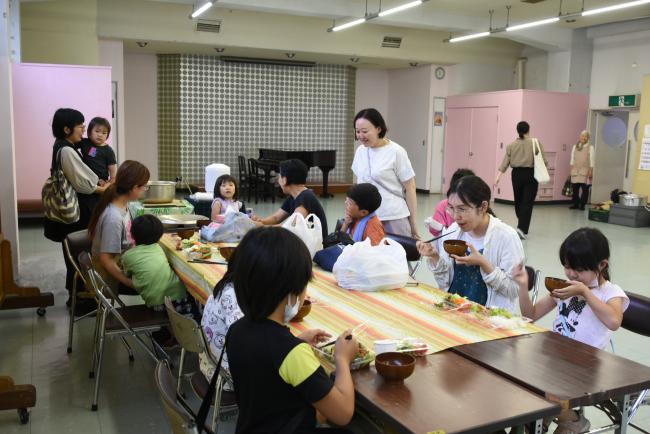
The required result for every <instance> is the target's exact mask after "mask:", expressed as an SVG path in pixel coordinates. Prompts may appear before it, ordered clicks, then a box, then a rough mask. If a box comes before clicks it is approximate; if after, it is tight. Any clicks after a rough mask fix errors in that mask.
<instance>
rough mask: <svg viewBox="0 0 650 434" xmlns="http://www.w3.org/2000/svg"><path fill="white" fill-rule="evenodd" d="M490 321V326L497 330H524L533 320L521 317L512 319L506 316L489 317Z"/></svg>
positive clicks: (512, 317)
mask: <svg viewBox="0 0 650 434" xmlns="http://www.w3.org/2000/svg"><path fill="white" fill-rule="evenodd" d="M488 321H489V323H490V325H491V326H492V327H494V328H496V329H505V330H513V329H518V328H522V327H523V326H525V325H526V324H527V323H529V322H530V321H531V320H530V319H529V318H524V317H521V316H511V317H510V318H506V317H504V316H500V315H495V316H490V317H488Z"/></svg>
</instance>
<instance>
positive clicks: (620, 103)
mask: <svg viewBox="0 0 650 434" xmlns="http://www.w3.org/2000/svg"><path fill="white" fill-rule="evenodd" d="M639 97H640V95H610V96H609V104H608V105H609V106H610V107H638V106H639V99H640V98H639Z"/></svg>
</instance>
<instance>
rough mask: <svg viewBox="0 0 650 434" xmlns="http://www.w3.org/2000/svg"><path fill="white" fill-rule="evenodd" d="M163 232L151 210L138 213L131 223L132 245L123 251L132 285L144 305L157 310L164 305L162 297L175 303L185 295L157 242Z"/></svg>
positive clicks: (124, 263) (125, 266) (124, 264)
mask: <svg viewBox="0 0 650 434" xmlns="http://www.w3.org/2000/svg"><path fill="white" fill-rule="evenodd" d="M162 234H163V225H162V223H161V222H160V220H158V218H157V217H155V216H153V215H150V214H145V215H142V216H140V217H137V218H136V219H135V220H133V222H132V223H131V236H132V237H133V239H134V240H135V247H133V248H131V249H129V250H127V251H126V252H124V253H123V254H122V265H123V267H124V272H125V274H126V275H127V276H128V277H130V278H131V279H132V280H133V287H134V288H135V290H136V291H137V292H138V294H140V296H141V297H142V298H143V299H144V302H145V303H146V304H147V306H149V307H154V308H156V310H158V307H159V308H160V309H162V308H163V306H164V303H165V297H169V298H171V299H172V302H175V303H174V304H175V305H177V304H179V303H178V302H181V301H184V300H185V299H186V296H187V293H186V292H185V285H184V284H183V282H181V281H180V279H179V278H178V276H177V275H176V273H174V271H173V270H172V269H171V267H170V266H169V262H167V256H165V252H164V251H163V249H162V247H160V245H159V244H158V240H160V237H162ZM177 310H178V309H177ZM182 313H187V312H182Z"/></svg>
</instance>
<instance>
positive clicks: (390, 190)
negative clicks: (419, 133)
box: [352, 108, 420, 238]
mask: <svg viewBox="0 0 650 434" xmlns="http://www.w3.org/2000/svg"><path fill="white" fill-rule="evenodd" d="M354 130H355V137H356V139H357V140H358V141H359V142H361V144H362V145H363V146H359V147H358V148H357V151H356V152H355V154H354V161H353V162H352V171H353V172H354V174H355V176H356V177H357V183H363V182H368V183H371V184H373V185H374V186H375V187H377V189H378V190H379V193H380V194H381V206H380V207H379V208H378V209H377V211H375V212H376V214H377V216H378V217H379V219H380V220H381V222H382V223H383V225H384V230H385V231H386V232H388V233H392V234H399V235H405V236H407V237H413V238H420V235H419V233H418V229H417V223H416V217H417V198H416V194H415V172H414V171H413V167H412V166H411V161H410V160H409V158H408V155H407V153H406V150H405V149H404V148H402V147H401V146H400V145H398V144H397V143H395V142H393V141H392V140H390V139H388V138H386V132H387V131H388V128H387V127H386V122H385V121H384V118H383V117H382V116H381V114H380V113H379V112H378V111H377V110H375V109H374V108H368V109H363V110H361V111H360V112H359V113H357V115H356V116H355V117H354Z"/></svg>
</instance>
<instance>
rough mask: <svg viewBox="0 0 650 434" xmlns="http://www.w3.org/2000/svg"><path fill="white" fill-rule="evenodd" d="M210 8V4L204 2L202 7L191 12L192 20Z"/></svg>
mask: <svg viewBox="0 0 650 434" xmlns="http://www.w3.org/2000/svg"><path fill="white" fill-rule="evenodd" d="M210 6H212V2H206V3H205V4H204V5H203V6H201V7H200V8H198V9H197V10H195V11H194V12H192V18H196V17H198V16H199V15H201V14H202V13H203V12H205V11H207V10H208V9H210Z"/></svg>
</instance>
